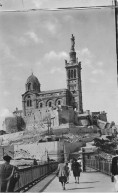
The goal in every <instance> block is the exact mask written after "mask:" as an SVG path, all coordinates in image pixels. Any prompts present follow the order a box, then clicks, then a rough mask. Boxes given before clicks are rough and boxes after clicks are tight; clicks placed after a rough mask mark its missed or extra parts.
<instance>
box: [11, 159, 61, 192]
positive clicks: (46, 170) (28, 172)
mask: <svg viewBox="0 0 118 196" xmlns="http://www.w3.org/2000/svg"><path fill="white" fill-rule="evenodd" d="M57 165H58V163H57V162H54V163H49V164H45V165H38V166H33V167H29V168H24V169H20V171H19V172H20V179H19V181H18V182H17V184H16V186H15V190H14V191H15V192H20V191H21V190H25V188H27V187H30V186H32V185H33V184H34V183H35V182H36V181H39V180H41V179H42V178H44V177H45V176H46V175H48V174H50V173H52V172H53V171H55V170H56V169H57Z"/></svg>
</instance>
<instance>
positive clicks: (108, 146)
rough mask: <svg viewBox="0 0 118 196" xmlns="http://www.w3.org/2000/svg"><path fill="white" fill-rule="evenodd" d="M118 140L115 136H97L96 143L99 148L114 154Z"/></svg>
mask: <svg viewBox="0 0 118 196" xmlns="http://www.w3.org/2000/svg"><path fill="white" fill-rule="evenodd" d="M117 144H118V141H117V140H116V138H114V137H113V136H107V137H106V139H100V138H95V139H94V145H95V146H96V147H98V148H99V150H101V151H103V152H106V153H109V154H114V153H115V151H116V148H117Z"/></svg>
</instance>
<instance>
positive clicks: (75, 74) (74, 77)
mask: <svg viewBox="0 0 118 196" xmlns="http://www.w3.org/2000/svg"><path fill="white" fill-rule="evenodd" d="M74 78H76V69H74Z"/></svg>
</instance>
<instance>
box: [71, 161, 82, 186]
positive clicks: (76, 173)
mask: <svg viewBox="0 0 118 196" xmlns="http://www.w3.org/2000/svg"><path fill="white" fill-rule="evenodd" d="M72 171H73V176H74V177H75V183H78V184H79V177H80V172H81V165H80V163H78V162H77V159H75V158H74V160H73V163H72Z"/></svg>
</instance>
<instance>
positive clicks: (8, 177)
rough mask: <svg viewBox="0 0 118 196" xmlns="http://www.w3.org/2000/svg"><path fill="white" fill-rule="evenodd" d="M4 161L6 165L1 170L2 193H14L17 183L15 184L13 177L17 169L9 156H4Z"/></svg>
mask: <svg viewBox="0 0 118 196" xmlns="http://www.w3.org/2000/svg"><path fill="white" fill-rule="evenodd" d="M3 159H4V161H5V163H3V164H2V165H1V168H0V178H1V192H13V191H14V187H15V183H16V180H15V182H13V175H14V173H15V169H16V168H15V167H14V166H13V165H11V164H10V160H11V159H12V158H11V157H10V156H9V155H6V156H4V157H3Z"/></svg>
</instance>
